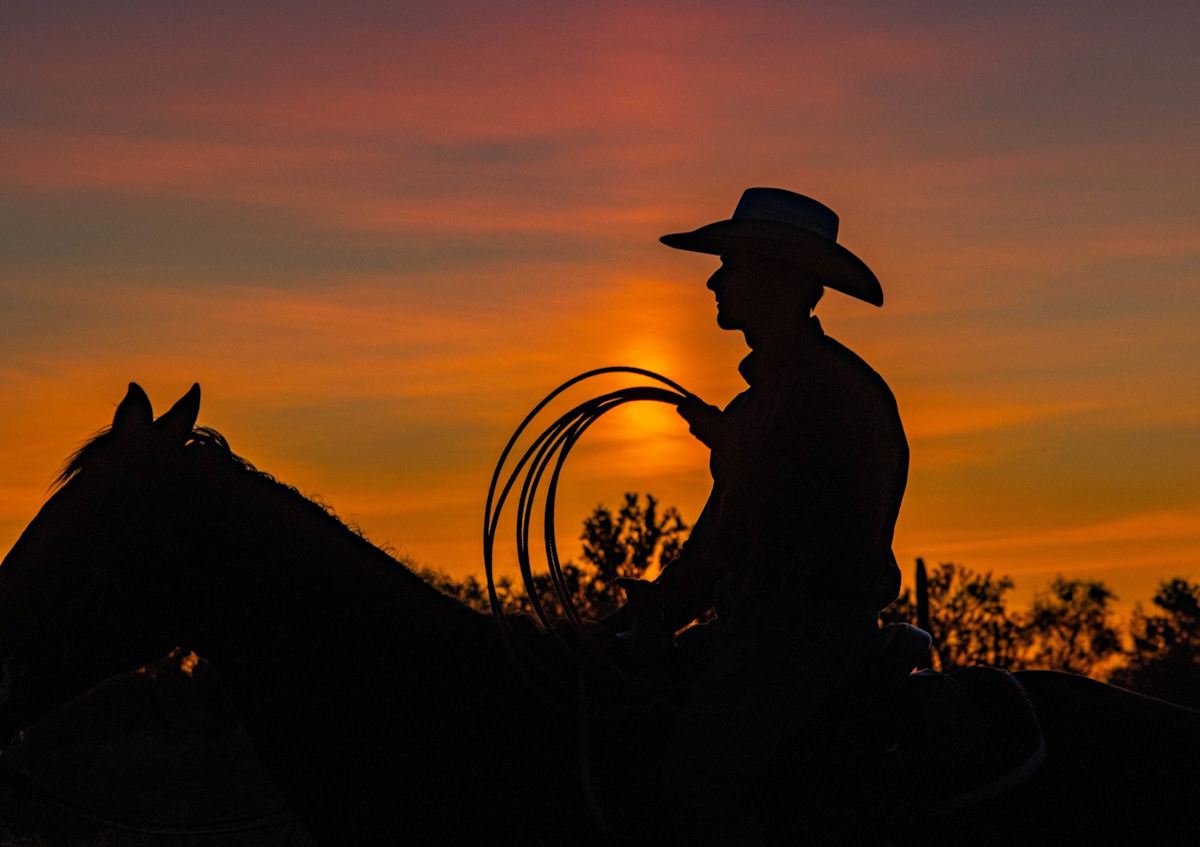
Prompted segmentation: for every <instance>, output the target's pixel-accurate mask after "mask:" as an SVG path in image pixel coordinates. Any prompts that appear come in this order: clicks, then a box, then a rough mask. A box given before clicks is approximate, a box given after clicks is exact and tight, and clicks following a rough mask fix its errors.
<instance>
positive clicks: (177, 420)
mask: <svg viewBox="0 0 1200 847" xmlns="http://www.w3.org/2000/svg"><path fill="white" fill-rule="evenodd" d="M199 415H200V383H198V382H194V383H192V387H191V388H189V389H188V392H187V394H184V395H183V396H182V397H180V398H179V399H178V400H177V401H176V402H175V405H174V406H172V407H171V408H170V409H169V410H167V412H166V414H164V415H163V416H162V417H161V418H159V419H158V420H157V421H155V422H154V426H155V427H156V428H158V429H159V430H161V431H162V432H163V433H165V434H166V435H167V436H168V437H169V438H170V439H171V440H172V441H176V442H178V443H180V444H182V443H183V442H184V441H187V439H188V436H190V435H191V434H192V428H193V427H195V426H196V418H197V417H198V416H199Z"/></svg>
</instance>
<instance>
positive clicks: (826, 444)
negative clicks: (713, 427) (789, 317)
mask: <svg viewBox="0 0 1200 847" xmlns="http://www.w3.org/2000/svg"><path fill="white" fill-rule="evenodd" d="M740 371H741V373H742V375H743V377H744V378H745V379H746V381H747V382H748V383H749V388H748V389H747V390H746V391H744V392H742V393H741V394H739V395H738V396H737V397H736V398H734V400H733V401H732V402H731V403H730V404H729V405H728V406H727V407H726V409H725V410H724V415H725V416H726V421H727V423H728V424H729V426H728V427H727V430H728V432H729V437H728V438H726V439H724V440H723V441H722V442H721V443H719V444H717V445H715V446H714V448H713V452H712V457H711V461H710V467H711V469H712V474H713V489H712V493H711V494H710V496H709V498H708V501H707V503H706V504H705V506H704V510H703V511H702V513H701V515H700V518H699V519H698V520H697V522H696V526H695V527H694V528H693V530H692V533H691V536H690V538H689V539H688V542H687V543H686V544H685V545H684V547H683V549H682V550H681V552H680V555H679V557H678V558H677V559H676V560H675V561H674V562H672V563H671V564H669V565H668V566H667V567H666V568H665V569H664V571H663V573H662V574H661V576H660V577H659V579H658V580H657V582H658V583H659V584H660V585H661V586H662V589H663V594H662V596H663V603H664V610H663V614H664V619H665V620H666V622H667V624H668V625H669V626H671V627H672V628H673V629H678V628H680V627H682V626H684V625H685V624H687V623H688V621H690V620H692V619H694V618H695V617H697V616H699V615H700V614H702V613H703V612H705V611H706V610H707V609H709V608H712V607H714V606H715V607H716V610H717V614H718V617H720V618H721V619H723V620H724V621H725V622H726V623H727V624H729V625H731V626H736V627H751V628H753V627H766V628H769V629H771V630H774V631H785V632H786V631H799V630H802V629H804V628H805V627H808V626H818V627H820V626H822V625H824V624H825V623H829V622H840V621H843V620H846V619H848V618H850V617H854V618H856V619H861V618H863V617H864V616H866V615H870V616H874V614H875V613H877V612H878V611H879V610H880V609H882V608H883V607H884V606H886V605H888V604H889V603H891V602H892V600H894V599H895V598H896V596H897V593H898V592H899V586H900V572H899V569H898V567H897V566H896V559H895V556H894V555H893V554H892V534H893V531H894V529H895V524H896V518H897V516H898V514H899V511H900V501H901V498H902V497H903V494H904V487H905V483H906V481H907V477H908V443H907V441H906V439H905V436H904V429H903V426H902V425H901V422H900V415H899V412H898V411H897V408H896V401H895V398H894V397H893V396H892V392H891V390H890V389H889V388H888V386H887V384H886V383H885V382H884V381H883V379H882V378H881V377H880V376H879V375H878V374H877V373H876V372H875V371H874V370H872V369H871V368H870V366H868V365H867V364H866V362H864V361H863V360H862V359H860V358H859V357H858V356H857V355H855V354H854V353H853V352H851V351H850V350H849V349H847V348H846V347H844V346H843V345H841V344H839V343H838V342H837V341H834V340H833V339H831V338H829V337H827V336H826V335H825V334H824V332H823V331H822V330H821V326H820V324H819V322H817V319H816V318H809V319H808V324H807V326H805V327H804V328H803V329H802V330H800V331H798V332H797V334H796V336H795V338H794V340H793V343H791V344H789V345H788V346H786V347H784V348H783V349H778V348H776V349H773V350H772V351H771V352H770V353H768V352H766V351H755V352H752V353H751V354H750V355H749V356H747V357H746V359H745V360H744V361H743V362H742V364H741V366H740Z"/></svg>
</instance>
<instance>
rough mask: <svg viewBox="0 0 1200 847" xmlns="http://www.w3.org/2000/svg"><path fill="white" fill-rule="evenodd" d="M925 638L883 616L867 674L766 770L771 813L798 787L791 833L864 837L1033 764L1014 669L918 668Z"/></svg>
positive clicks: (1026, 703) (1027, 714) (959, 801)
mask: <svg viewBox="0 0 1200 847" xmlns="http://www.w3.org/2000/svg"><path fill="white" fill-rule="evenodd" d="M929 646H930V636H929V634H928V633H926V632H924V631H923V630H920V629H917V628H916V627H914V626H910V625H908V624H892V625H890V626H887V627H884V628H883V630H882V631H881V646H880V650H879V653H878V655H877V656H876V659H875V662H874V663H873V664H872V665H871V667H870V668H869V669H868V672H867V673H866V674H865V675H864V677H863V679H862V681H861V682H859V683H858V684H856V685H853V686H851V687H850V689H849V690H847V691H846V692H844V694H843V695H842V696H841V697H840V698H838V699H837V700H836V702H835V703H833V704H832V705H831V706H830V707H829V708H828V709H827V710H826V711H825V713H824V714H823V715H822V717H821V718H820V719H819V720H818V721H817V722H816V724H815V726H814V730H813V731H812V732H811V733H808V734H807V736H806V737H805V738H802V739H797V740H796V742H795V743H794V744H793V745H792V746H791V747H790V748H789V749H788V750H787V751H786V752H785V753H784V754H783V755H781V756H780V757H778V758H777V759H776V762H775V763H774V765H773V766H772V768H771V769H770V771H769V772H768V774H767V775H766V777H765V778H764V779H763V781H762V789H763V791H762V792H761V793H762V797H763V802H764V803H765V804H769V805H770V806H772V807H773V808H772V809H771V813H770V814H769V815H767V816H766V817H767V818H768V819H773V820H779V819H780V816H779V812H780V810H781V809H784V810H786V809H787V808H789V805H790V807H792V808H795V807H796V805H797V804H796V798H797V796H802V797H805V798H807V799H806V801H805V802H804V803H803V804H802V806H803V813H802V815H799V816H797V817H795V818H793V819H792V820H791V825H792V826H794V828H795V832H794V836H795V837H798V836H799V835H801V834H805V835H807V837H809V838H811V837H813V834H814V832H817V833H821V835H822V837H823V839H826V840H836V841H839V842H851V843H853V842H857V841H862V842H871V841H872V838H873V837H874V835H875V834H877V833H880V832H883V833H886V832H893V833H894V832H895V831H897V828H900V829H909V828H911V827H912V826H913V825H914V824H919V823H920V822H922V821H929V820H931V819H938V818H944V817H947V816H949V815H952V814H955V813H958V812H960V811H963V810H965V809H967V808H969V807H972V806H974V805H977V804H980V803H983V802H984V801H987V800H989V799H991V798H994V797H998V796H1000V795H1001V794H1004V793H1005V792H1007V791H1009V790H1010V789H1012V788H1014V787H1016V786H1018V785H1020V784H1022V783H1023V782H1025V781H1027V780H1029V779H1030V778H1031V777H1032V776H1033V775H1034V774H1035V773H1037V771H1038V769H1039V768H1040V766H1041V764H1042V762H1043V761H1044V759H1045V754H1046V748H1045V742H1044V739H1043V736H1042V732H1041V729H1040V727H1039V725H1038V720H1037V716H1036V714H1035V712H1034V708H1033V705H1032V703H1031V702H1030V700H1029V698H1028V696H1027V695H1026V693H1025V691H1024V690H1023V689H1022V688H1021V685H1020V684H1019V683H1018V682H1017V680H1016V679H1015V678H1014V677H1013V676H1012V675H1011V674H1009V673H1008V672H1006V671H1003V670H1000V669H998V668H987V667H972V668H962V669H957V670H953V671H950V672H947V673H938V672H935V671H931V670H921V671H915V669H916V667H917V666H918V665H919V664H921V663H922V660H923V659H924V658H925V657H926V656H927V655H928V651H929ZM801 762H803V763H804V764H802V765H800V766H799V767H798V766H797V764H798V763H801ZM797 777H798V778H797ZM797 791H800V792H802V793H801V794H800V795H797V794H796V793H795V792H797ZM789 797H790V802H789ZM810 800H811V802H810ZM800 818H802V819H800ZM784 825H787V818H786V816H785V818H784ZM872 843H873V842H872Z"/></svg>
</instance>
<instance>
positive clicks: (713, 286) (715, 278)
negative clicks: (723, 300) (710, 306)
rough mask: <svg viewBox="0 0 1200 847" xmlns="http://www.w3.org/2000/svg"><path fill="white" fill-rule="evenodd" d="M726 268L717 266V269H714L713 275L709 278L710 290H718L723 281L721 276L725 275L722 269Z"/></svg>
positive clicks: (708, 285)
mask: <svg viewBox="0 0 1200 847" xmlns="http://www.w3.org/2000/svg"><path fill="white" fill-rule="evenodd" d="M724 270H725V269H724V268H717V269H716V270H715V271H713V274H712V276H710V277H709V278H708V284H707V287H708V290H709V291H716V290H717V286H718V285H719V284H720V282H721V277H722V276H724V274H723V273H722V271H724Z"/></svg>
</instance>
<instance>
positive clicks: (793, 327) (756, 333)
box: [742, 314, 821, 356]
mask: <svg viewBox="0 0 1200 847" xmlns="http://www.w3.org/2000/svg"><path fill="white" fill-rule="evenodd" d="M820 334H821V330H820V325H819V324H818V323H817V321H816V320H815V319H814V317H813V316H812V315H811V314H809V315H805V316H803V317H801V318H800V319H799V320H774V321H770V322H767V323H764V324H763V325H761V326H757V327H754V328H753V329H745V330H743V331H742V336H743V337H744V338H745V339H746V346H747V347H749V348H750V349H751V350H753V351H754V352H756V353H763V354H766V355H768V356H770V355H771V354H772V353H775V352H782V351H785V350H791V349H794V348H795V346H796V342H797V341H804V340H806V339H809V338H815V337H817V336H818V335H820Z"/></svg>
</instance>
